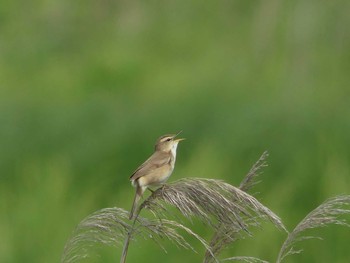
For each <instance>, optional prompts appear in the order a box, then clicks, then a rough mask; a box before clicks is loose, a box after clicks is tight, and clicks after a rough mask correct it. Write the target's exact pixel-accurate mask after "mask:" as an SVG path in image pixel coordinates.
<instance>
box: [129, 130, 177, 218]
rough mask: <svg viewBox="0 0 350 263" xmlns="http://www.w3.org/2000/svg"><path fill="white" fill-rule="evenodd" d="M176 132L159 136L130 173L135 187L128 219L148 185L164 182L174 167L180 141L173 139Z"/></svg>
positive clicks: (132, 215)
mask: <svg viewBox="0 0 350 263" xmlns="http://www.w3.org/2000/svg"><path fill="white" fill-rule="evenodd" d="M180 133H181V131H180V132H179V133H177V134H167V135H163V136H161V137H160V138H159V139H158V140H157V142H156V145H155V151H154V153H153V154H152V155H151V157H149V158H148V159H147V160H146V161H145V162H144V163H143V164H141V165H140V166H139V168H137V169H136V171H135V172H134V173H133V174H132V175H131V177H130V181H131V184H132V186H134V187H136V193H135V198H134V202H133V205H132V208H131V211H130V217H129V219H132V218H133V217H134V216H135V212H136V207H137V204H138V202H139V200H140V198H141V196H142V195H143V193H144V192H145V191H146V189H147V187H149V186H159V185H162V184H164V183H165V182H166V181H167V180H168V178H169V177H170V175H171V173H172V172H173V170H174V167H175V159H176V148H177V145H178V143H179V142H180V141H182V140H184V139H175V138H176V136H177V135H179V134H180Z"/></svg>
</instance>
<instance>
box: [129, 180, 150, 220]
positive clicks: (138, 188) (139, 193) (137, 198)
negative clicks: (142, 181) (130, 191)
mask: <svg viewBox="0 0 350 263" xmlns="http://www.w3.org/2000/svg"><path fill="white" fill-rule="evenodd" d="M145 190H146V189H144V188H143V187H142V186H139V185H137V186H136V193H135V197H134V202H133V204H132V207H131V211H130V216H129V219H130V220H131V219H133V218H134V217H135V216H136V214H135V213H136V210H137V205H138V203H139V201H140V199H141V196H142V195H143V193H144V191H145Z"/></svg>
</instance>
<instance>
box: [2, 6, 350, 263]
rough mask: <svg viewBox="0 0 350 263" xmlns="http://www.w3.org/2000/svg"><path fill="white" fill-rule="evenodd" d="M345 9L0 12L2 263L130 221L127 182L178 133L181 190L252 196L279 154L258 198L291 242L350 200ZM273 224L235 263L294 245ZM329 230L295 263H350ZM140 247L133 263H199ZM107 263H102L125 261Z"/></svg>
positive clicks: (48, 253) (349, 40)
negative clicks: (324, 209)
mask: <svg viewBox="0 0 350 263" xmlns="http://www.w3.org/2000/svg"><path fill="white" fill-rule="evenodd" d="M348 10H350V2H349V1H345V0H343V1H342V0H336V1H311V0H308V1H299V0H298V1H292V2H288V1H284V2H279V1H260V2H259V1H252V2H249V1H221V2H220V1H219V2H218V1H211V2H206V3H203V1H196V0H192V1H173V2H171V1H136V2H134V1H114V2H113V1H112V2H111V1H84V2H81V1H75V2H74V1H66V0H63V1H34V2H30V1H27V2H25V1H9V0H4V1H2V3H1V4H0V21H1V23H0V32H1V40H0V80H1V84H0V125H1V126H0V176H1V184H0V209H1V216H0V233H1V234H0V262H11V263H12V262H14V263H17V262H18V263H22V262H45V263H46V262H59V260H60V257H61V254H62V251H63V247H64V244H65V242H66V241H67V239H68V237H69V236H70V234H71V233H72V231H73V229H74V228H75V226H76V225H77V224H78V223H79V222H80V221H81V220H82V219H83V218H85V217H86V216H87V215H89V214H91V213H92V212H94V211H97V210H99V209H102V208H105V207H115V206H116V207H121V208H124V209H127V210H128V209H130V207H131V203H132V198H133V194H134V189H132V187H131V185H130V183H129V176H130V174H131V173H132V172H133V170H134V169H135V168H136V167H137V166H138V165H139V164H140V162H142V161H143V160H144V159H145V157H147V156H148V155H149V154H150V153H151V152H152V150H153V148H152V146H153V144H154V142H155V140H156V139H157V137H158V136H160V135H162V134H164V133H169V132H170V133H173V132H177V131H179V130H183V136H184V137H186V138H187V140H186V141H185V142H184V143H182V144H181V145H180V146H179V148H178V155H177V164H176V168H175V171H174V173H173V175H172V177H171V178H170V181H174V180H177V179H180V178H184V177H204V178H215V179H224V180H225V181H227V182H228V183H230V184H234V185H239V183H240V181H241V179H242V178H243V176H244V175H245V174H246V173H247V172H248V170H249V168H250V167H251V165H252V163H254V162H255V160H256V159H257V158H258V157H259V156H260V154H261V153H262V152H263V151H264V150H268V151H269V153H270V158H269V159H268V163H269V167H267V168H266V169H265V171H264V174H263V175H262V177H261V179H262V182H261V183H260V184H259V185H257V186H256V187H255V188H254V190H256V191H257V192H259V194H258V195H257V196H256V197H257V199H258V200H260V201H261V202H262V203H263V204H264V205H266V206H267V207H269V208H271V209H272V210H273V211H274V212H276V213H277V214H278V215H279V216H280V217H281V218H282V219H283V222H284V223H285V225H286V227H287V228H288V229H293V228H294V227H295V225H296V224H297V223H298V222H299V221H300V220H301V219H302V218H304V216H305V215H306V214H307V213H308V212H310V211H311V210H312V209H314V208H315V207H316V206H318V205H319V204H321V203H322V202H323V201H324V200H325V199H327V198H329V197H332V196H335V195H338V194H349V192H350V136H349V134H350V107H349V97H350V89H349V83H350V74H349V70H350V31H349V28H350V27H349V26H350V16H349V15H348ZM262 227H263V230H264V231H259V230H257V231H256V232H254V238H253V239H251V238H247V239H245V240H242V241H238V242H236V243H235V244H234V246H232V247H230V248H229V249H228V250H225V251H224V252H223V254H225V257H233V256H236V255H249V256H254V257H258V258H262V259H265V260H273V259H275V258H276V255H277V254H278V250H279V248H280V246H281V245H282V243H283V240H284V239H285V237H283V236H282V235H281V232H279V231H278V230H276V229H274V228H273V227H271V226H270V225H269V224H266V225H265V224H264V225H263V226H262ZM194 228H195V231H196V233H200V234H201V235H202V236H204V237H210V236H211V234H212V233H210V232H209V231H208V230H207V229H206V227H205V225H201V224H199V225H198V224H196V226H195V227H194ZM316 231H317V230H316ZM320 232H321V233H319V232H317V235H320V236H322V237H324V239H325V240H324V241H305V242H304V243H303V248H304V250H305V252H304V253H303V254H301V255H297V256H293V257H290V259H286V261H285V262H337V263H344V262H348V259H349V257H350V254H349V251H348V241H349V231H348V229H345V228H342V227H340V226H339V227H336V226H332V227H329V228H325V229H322V230H321V231H320ZM141 241H142V240H141ZM141 241H140V242H137V243H135V245H134V246H133V247H130V250H129V254H128V263H132V262H158V261H159V260H160V258H161V259H162V262H169V263H173V262H195V260H197V259H198V256H197V255H195V254H193V253H192V252H191V251H185V250H178V249H177V248H174V247H173V246H172V245H171V243H169V244H168V245H166V249H167V251H168V254H164V252H163V251H162V250H161V249H159V248H158V247H157V245H155V244H153V243H152V242H141ZM193 242H194V243H195V244H194V245H195V248H196V250H197V251H198V252H199V253H203V254H204V253H205V251H204V249H203V248H201V245H200V244H197V245H196V242H195V240H193ZM248 242H249V243H248ZM247 244H249V245H247ZM100 254H101V257H100V258H96V259H95V260H96V261H93V262H118V260H119V257H120V254H117V253H116V250H115V249H106V248H101V251H100ZM146 259H147V260H146ZM89 262H91V261H89Z"/></svg>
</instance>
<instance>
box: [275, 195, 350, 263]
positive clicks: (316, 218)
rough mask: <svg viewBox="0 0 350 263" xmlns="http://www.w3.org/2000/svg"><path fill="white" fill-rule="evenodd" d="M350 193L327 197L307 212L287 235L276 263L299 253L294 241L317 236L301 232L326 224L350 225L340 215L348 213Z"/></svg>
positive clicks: (349, 212) (349, 211) (349, 210)
mask: <svg viewBox="0 0 350 263" xmlns="http://www.w3.org/2000/svg"><path fill="white" fill-rule="evenodd" d="M349 206H350V195H342V196H336V197H333V198H331V199H328V200H327V201H325V202H324V203H322V204H321V205H320V206H318V207H317V208H316V209H314V210H313V211H312V212H311V213H309V214H308V215H307V216H306V217H305V218H304V219H303V220H302V221H301V222H300V223H299V224H298V225H297V226H296V227H295V228H294V230H293V231H292V232H291V233H290V234H289V235H288V237H287V239H286V240H285V241H284V243H283V245H282V247H281V250H280V252H279V254H278V258H277V261H276V262H277V263H280V262H282V261H283V260H284V259H285V258H286V257H287V256H289V255H293V254H298V253H301V252H302V250H295V249H294V246H295V244H296V243H298V242H300V241H303V240H306V239H313V238H318V239H320V238H319V237H315V236H307V235H302V234H303V232H305V231H306V230H309V229H313V228H320V227H325V226H328V225H342V226H347V227H350V225H349V223H347V222H346V220H345V219H341V218H340V217H341V216H343V215H346V214H350V209H349Z"/></svg>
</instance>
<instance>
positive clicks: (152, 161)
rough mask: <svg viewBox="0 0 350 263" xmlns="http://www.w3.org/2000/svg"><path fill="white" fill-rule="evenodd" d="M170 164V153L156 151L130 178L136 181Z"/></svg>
mask: <svg viewBox="0 0 350 263" xmlns="http://www.w3.org/2000/svg"><path fill="white" fill-rule="evenodd" d="M169 162H170V155H169V154H168V153H166V152H158V151H156V152H155V153H153V154H152V155H151V157H149V158H148V159H147V160H146V161H145V162H144V163H143V164H141V165H140V166H139V167H138V168H137V169H136V170H135V172H134V173H133V174H132V175H131V176H130V180H131V181H134V180H136V179H138V178H140V177H141V176H144V175H146V174H148V173H150V172H151V171H153V170H155V169H157V168H159V167H160V166H163V165H165V164H167V163H169Z"/></svg>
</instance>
